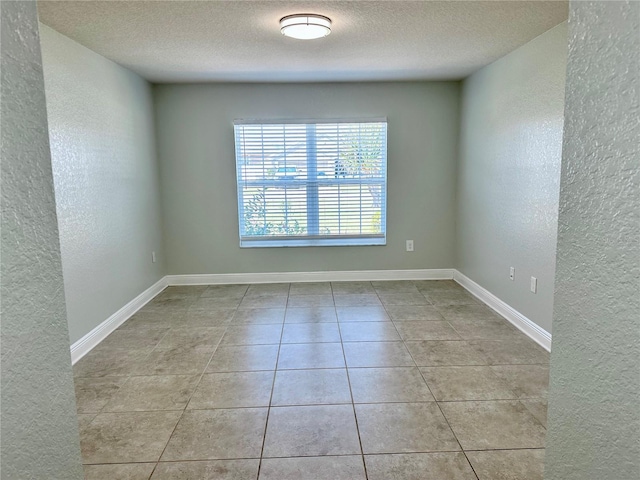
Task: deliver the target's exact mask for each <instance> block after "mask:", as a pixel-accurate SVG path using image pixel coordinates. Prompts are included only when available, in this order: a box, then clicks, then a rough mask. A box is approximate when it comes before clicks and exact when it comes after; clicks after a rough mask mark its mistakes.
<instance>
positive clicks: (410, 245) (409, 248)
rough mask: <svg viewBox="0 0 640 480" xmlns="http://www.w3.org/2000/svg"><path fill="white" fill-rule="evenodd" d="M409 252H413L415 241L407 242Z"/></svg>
mask: <svg viewBox="0 0 640 480" xmlns="http://www.w3.org/2000/svg"><path fill="white" fill-rule="evenodd" d="M407 252H413V240H407Z"/></svg>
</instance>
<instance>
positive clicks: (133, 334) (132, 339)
mask: <svg viewBox="0 0 640 480" xmlns="http://www.w3.org/2000/svg"><path fill="white" fill-rule="evenodd" d="M168 331H169V328H168V327H148V328H137V329H135V330H131V329H119V328H118V329H117V330H116V331H115V332H113V333H111V334H110V335H109V336H108V337H107V338H105V339H104V340H103V341H102V342H100V348H102V349H108V348H118V349H120V348H122V349H127V350H129V351H135V350H141V349H149V348H153V347H155V346H156V345H157V344H158V342H160V340H162V337H164V336H165V335H166V334H167V332H168Z"/></svg>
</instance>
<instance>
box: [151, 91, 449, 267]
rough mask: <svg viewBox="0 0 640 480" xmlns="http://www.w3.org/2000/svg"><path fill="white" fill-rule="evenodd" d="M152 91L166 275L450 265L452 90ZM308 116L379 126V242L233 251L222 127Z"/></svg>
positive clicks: (233, 217)
mask: <svg viewBox="0 0 640 480" xmlns="http://www.w3.org/2000/svg"><path fill="white" fill-rule="evenodd" d="M155 93H156V97H155V98H156V112H157V137H158V145H159V156H160V162H161V172H162V195H163V208H164V215H165V222H164V225H165V244H166V249H167V252H168V271H169V273H171V274H185V273H234V272H269V271H275V272H278V271H316V270H371V269H409V268H451V267H452V265H453V254H454V248H453V246H454V220H455V218H454V217H455V193H454V190H455V163H456V154H457V150H456V149H457V136H458V110H459V108H458V107H459V105H458V100H459V84H458V83H453V82H450V83H388V84H384V83H383V84H289V85H287V84H277V85H274V84H271V85H266V84H245V85H229V84H227V85H161V86H157V87H156V89H155ZM310 116H311V117H316V118H341V117H342V118H354V117H355V118H358V117H384V116H386V117H388V121H389V131H388V133H389V140H388V210H387V232H388V233H387V245H386V246H376V247H370V246H369V247H324V248H322V247H304V248H263V249H260V248H253V249H242V250H241V249H240V248H239V247H238V212H237V199H236V185H235V154H234V139H233V120H234V119H239V118H258V119H264V118H309V117H310ZM407 239H413V240H414V241H415V251H414V252H412V253H408V252H406V251H405V240H407Z"/></svg>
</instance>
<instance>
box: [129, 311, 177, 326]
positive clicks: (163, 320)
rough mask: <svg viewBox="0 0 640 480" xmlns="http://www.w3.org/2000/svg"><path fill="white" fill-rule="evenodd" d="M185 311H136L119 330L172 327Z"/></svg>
mask: <svg viewBox="0 0 640 480" xmlns="http://www.w3.org/2000/svg"><path fill="white" fill-rule="evenodd" d="M184 316H185V314H184V312H183V313H165V312H162V311H158V312H152V313H144V312H136V313H135V314H134V315H133V316H132V317H131V318H129V320H127V321H126V322H124V323H123V324H122V325H120V326H119V327H118V330H136V329H144V328H149V327H156V328H171V327H173V326H176V325H177V324H179V323H180V322H181V321H182V319H183V318H184Z"/></svg>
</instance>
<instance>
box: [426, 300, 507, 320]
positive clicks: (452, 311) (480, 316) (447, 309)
mask: <svg viewBox="0 0 640 480" xmlns="http://www.w3.org/2000/svg"><path fill="white" fill-rule="evenodd" d="M436 308H437V309H438V311H439V312H440V314H441V315H442V316H443V317H444V318H445V319H447V320H468V321H479V320H502V321H505V322H506V320H505V319H504V318H502V317H501V316H500V315H498V314H497V313H496V312H494V311H493V310H491V309H490V308H488V307H486V306H484V305H480V304H479V303H475V304H472V305H438V306H437V307H436Z"/></svg>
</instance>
